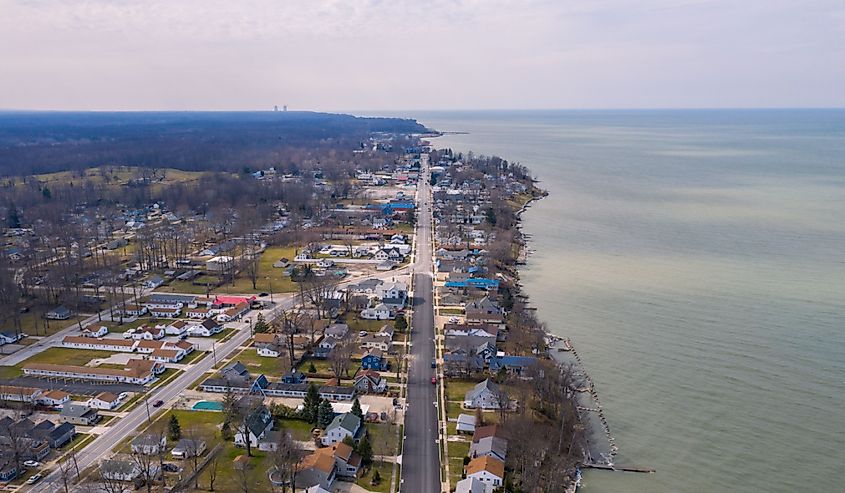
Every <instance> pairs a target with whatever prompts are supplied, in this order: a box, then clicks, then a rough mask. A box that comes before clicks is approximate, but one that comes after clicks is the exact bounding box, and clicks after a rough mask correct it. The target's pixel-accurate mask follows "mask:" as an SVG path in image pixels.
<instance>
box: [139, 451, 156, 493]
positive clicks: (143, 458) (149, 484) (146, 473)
mask: <svg viewBox="0 0 845 493" xmlns="http://www.w3.org/2000/svg"><path fill="white" fill-rule="evenodd" d="M132 464H134V465H135V468H136V469H137V471H138V473H139V477H140V478H141V479H143V480H144V485H145V486H146V488H147V493H150V492H151V491H152V490H153V481H155V479H156V476H157V475H158V473H159V471H160V470H159V469H158V466H157V464H156V457H155V455H148V454H141V453H133V454H132Z"/></svg>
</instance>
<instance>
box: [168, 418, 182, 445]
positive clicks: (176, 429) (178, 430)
mask: <svg viewBox="0 0 845 493" xmlns="http://www.w3.org/2000/svg"><path fill="white" fill-rule="evenodd" d="M168 428H169V431H168V432H167V435H168V438H170V441H173V442H178V441H179V439H180V438H182V426H181V425H180V424H179V418H177V417H176V415H175V414H171V415H170V424H169V425H168Z"/></svg>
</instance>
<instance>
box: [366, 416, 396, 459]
mask: <svg viewBox="0 0 845 493" xmlns="http://www.w3.org/2000/svg"><path fill="white" fill-rule="evenodd" d="M396 431H397V430H396V425H391V424H387V423H381V424H375V423H370V424H368V425H367V432H368V433H369V436H370V444H371V445H372V447H373V454H374V455H398V454H399V435H398V434H397V433H396Z"/></svg>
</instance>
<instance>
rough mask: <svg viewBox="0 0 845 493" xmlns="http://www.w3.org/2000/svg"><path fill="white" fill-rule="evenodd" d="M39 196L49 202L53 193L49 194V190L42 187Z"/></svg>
mask: <svg viewBox="0 0 845 493" xmlns="http://www.w3.org/2000/svg"><path fill="white" fill-rule="evenodd" d="M41 195H42V196H43V197H44V198H45V199H47V200H50V199H52V198H53V192H51V191H50V189H49V188H47V187H44V188H42V189H41Z"/></svg>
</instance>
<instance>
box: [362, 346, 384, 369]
mask: <svg viewBox="0 0 845 493" xmlns="http://www.w3.org/2000/svg"><path fill="white" fill-rule="evenodd" d="M361 368H363V369H365V370H386V369H387V361H386V360H385V358H384V355H383V352H382V350H381V349H370V350H368V351H367V353H366V354H364V356H362V357H361Z"/></svg>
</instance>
